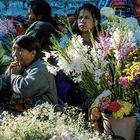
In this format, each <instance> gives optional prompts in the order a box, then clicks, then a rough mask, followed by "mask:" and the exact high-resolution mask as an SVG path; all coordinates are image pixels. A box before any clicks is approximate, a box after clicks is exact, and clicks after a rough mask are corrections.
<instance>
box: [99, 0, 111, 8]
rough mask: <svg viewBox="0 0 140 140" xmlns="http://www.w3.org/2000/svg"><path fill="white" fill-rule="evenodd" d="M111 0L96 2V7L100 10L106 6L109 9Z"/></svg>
mask: <svg viewBox="0 0 140 140" xmlns="http://www.w3.org/2000/svg"><path fill="white" fill-rule="evenodd" d="M110 2H111V0H98V1H97V3H96V6H97V7H98V8H99V9H101V8H102V7H104V6H106V7H109V5H110Z"/></svg>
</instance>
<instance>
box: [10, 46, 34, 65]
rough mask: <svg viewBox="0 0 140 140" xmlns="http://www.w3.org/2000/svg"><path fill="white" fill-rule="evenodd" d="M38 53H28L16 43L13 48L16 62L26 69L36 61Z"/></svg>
mask: <svg viewBox="0 0 140 140" xmlns="http://www.w3.org/2000/svg"><path fill="white" fill-rule="evenodd" d="M35 55H36V51H35V50H33V51H31V52H30V51H28V50H26V49H23V48H21V47H19V46H18V45H17V44H16V43H14V44H13V46H12V56H13V58H14V60H15V61H17V62H18V63H19V64H20V66H21V67H23V68H24V67H26V66H28V65H30V64H31V63H32V62H33V60H34V59H35Z"/></svg>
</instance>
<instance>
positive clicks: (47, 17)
mask: <svg viewBox="0 0 140 140" xmlns="http://www.w3.org/2000/svg"><path fill="white" fill-rule="evenodd" d="M51 14H52V13H51V7H50V5H49V3H48V2H47V1H45V0H31V1H30V2H29V8H28V20H27V22H28V24H29V25H30V26H29V27H28V28H27V30H26V32H25V34H28V35H30V36H33V37H35V38H36V40H37V41H38V42H39V44H40V46H41V50H45V51H47V52H50V50H51V46H52V42H51V41H50V38H51V37H52V36H55V37H57V38H59V33H58V32H57V29H58V26H57V23H56V22H55V21H54V20H53V18H52V15H51ZM48 61H49V63H51V64H55V60H54V59H53V58H52V57H50V58H49V60H48Z"/></svg>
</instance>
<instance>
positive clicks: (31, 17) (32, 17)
mask: <svg viewBox="0 0 140 140" xmlns="http://www.w3.org/2000/svg"><path fill="white" fill-rule="evenodd" d="M35 21H36V16H35V14H34V13H33V10H32V9H31V7H30V6H29V9H28V21H27V22H28V24H32V23H33V22H35Z"/></svg>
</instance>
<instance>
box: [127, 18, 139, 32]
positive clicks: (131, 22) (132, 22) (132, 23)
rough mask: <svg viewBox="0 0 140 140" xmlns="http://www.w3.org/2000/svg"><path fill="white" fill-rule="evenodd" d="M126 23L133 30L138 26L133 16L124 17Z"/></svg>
mask: <svg viewBox="0 0 140 140" xmlns="http://www.w3.org/2000/svg"><path fill="white" fill-rule="evenodd" d="M125 21H126V24H127V25H128V27H130V28H131V29H132V30H133V31H135V30H136V28H137V27H138V26H139V24H138V21H137V19H136V18H134V17H127V18H125Z"/></svg>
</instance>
